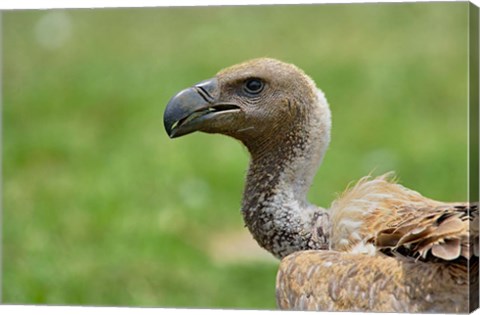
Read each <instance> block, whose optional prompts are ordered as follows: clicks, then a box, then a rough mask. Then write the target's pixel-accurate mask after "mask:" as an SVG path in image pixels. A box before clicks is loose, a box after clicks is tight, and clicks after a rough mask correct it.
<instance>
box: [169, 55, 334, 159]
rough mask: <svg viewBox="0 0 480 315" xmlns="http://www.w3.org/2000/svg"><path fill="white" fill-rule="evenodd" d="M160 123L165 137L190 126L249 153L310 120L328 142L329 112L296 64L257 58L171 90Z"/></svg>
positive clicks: (299, 132)
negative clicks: (237, 142)
mask: <svg viewBox="0 0 480 315" xmlns="http://www.w3.org/2000/svg"><path fill="white" fill-rule="evenodd" d="M164 124H165V129H166V131H167V133H168V135H169V136H170V137H171V138H175V137H180V136H183V135H186V134H189V133H191V132H194V131H202V132H207V133H221V134H224V135H228V136H231V137H233V138H236V139H238V140H240V141H241V142H243V143H244V144H245V145H246V146H247V147H248V149H249V150H250V152H251V153H255V152H256V151H258V150H264V149H265V148H266V147H271V146H275V145H277V144H278V143H282V142H284V141H286V140H287V138H289V139H292V137H295V138H297V137H299V136H305V133H306V132H308V131H310V129H308V128H306V127H308V126H309V125H311V124H317V125H319V126H317V127H320V129H321V130H318V131H320V132H323V138H324V139H323V142H325V143H328V139H329V132H328V131H329V127H330V113H329V111H328V106H327V104H326V101H325V98H324V97H323V93H321V92H319V90H318V89H317V88H316V86H315V84H314V82H313V81H312V80H311V79H310V78H309V77H308V76H307V75H306V74H305V73H304V72H303V71H302V70H300V69H299V68H297V67H296V66H294V65H291V64H287V63H284V62H281V61H278V60H275V59H269V58H260V59H254V60H250V61H247V62H244V63H241V64H238V65H234V66H232V67H229V68H226V69H224V70H222V71H220V72H219V73H217V75H216V76H215V77H213V78H211V79H207V80H204V81H202V82H200V83H198V84H196V85H194V86H192V87H189V88H187V89H184V90H182V91H181V92H179V93H178V94H176V95H175V96H174V97H173V98H172V99H171V100H170V101H169V103H168V105H167V107H166V110H165V115H164ZM321 125H323V127H322V126H321Z"/></svg>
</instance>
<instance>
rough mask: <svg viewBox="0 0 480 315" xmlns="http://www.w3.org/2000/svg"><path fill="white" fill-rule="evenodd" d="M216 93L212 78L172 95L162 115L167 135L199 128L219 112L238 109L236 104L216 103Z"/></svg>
mask: <svg viewBox="0 0 480 315" xmlns="http://www.w3.org/2000/svg"><path fill="white" fill-rule="evenodd" d="M218 95H219V91H218V81H217V79H216V78H213V79H208V80H205V81H202V82H200V83H198V84H196V85H194V86H192V87H190V88H187V89H185V90H182V91H180V92H179V93H177V95H175V96H174V97H172V98H171V99H170V101H169V102H168V104H167V107H166V108H165V113H164V116H163V124H164V126H165V131H166V132H167V134H168V136H169V137H170V138H176V137H180V136H183V135H186V134H189V133H191V132H194V131H197V130H201V129H202V127H204V126H205V125H206V124H207V123H208V121H210V120H211V119H212V118H213V117H216V116H218V115H219V114H220V113H221V112H222V113H223V112H227V111H229V110H232V109H236V110H238V106H235V105H232V104H219V103H217V99H218Z"/></svg>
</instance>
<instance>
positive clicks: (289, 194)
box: [164, 58, 478, 313]
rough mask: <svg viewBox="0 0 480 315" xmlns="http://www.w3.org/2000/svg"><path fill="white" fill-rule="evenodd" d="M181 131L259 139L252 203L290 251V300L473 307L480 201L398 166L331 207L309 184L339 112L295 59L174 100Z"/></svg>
mask: <svg viewBox="0 0 480 315" xmlns="http://www.w3.org/2000/svg"><path fill="white" fill-rule="evenodd" d="M164 126H165V130H166V132H167V134H168V135H169V137H170V138H176V137H180V136H184V135H187V134H189V133H192V132H194V131H201V132H206V133H220V134H224V135H227V136H230V137H233V138H235V139H237V140H239V141H240V142H242V144H243V145H245V146H246V148H247V149H248V151H249V154H250V163H249V168H248V172H247V175H246V181H245V187H244V193H243V199H242V205H241V212H242V215H243V219H244V221H245V224H246V226H247V227H248V229H249V231H250V233H251V234H252V236H253V238H254V239H255V240H256V241H257V242H258V244H259V245H260V246H261V247H263V248H264V249H266V250H267V251H269V252H270V253H272V254H273V255H274V256H276V257H278V258H279V259H281V263H280V266H279V270H278V274H277V283H276V300H277V305H278V307H279V308H281V309H292V310H321V311H374V312H454V313H463V312H468V311H469V310H472V309H473V308H474V307H476V306H477V305H478V203H468V202H467V203H446V202H440V201H435V200H432V199H429V198H426V197H424V196H422V195H421V194H419V193H418V192H415V191H413V190H410V189H408V188H406V187H404V186H402V185H400V184H398V183H397V181H396V179H395V178H394V177H393V176H392V174H391V173H388V174H385V175H383V176H379V177H372V176H367V177H364V178H362V179H360V180H359V181H358V182H357V183H356V184H354V185H351V187H349V188H347V190H346V191H345V192H343V193H342V194H341V195H340V197H339V198H338V199H337V200H335V201H333V202H332V204H331V206H330V208H328V209H326V208H322V207H319V206H316V205H313V204H311V203H309V202H308V201H307V198H306V196H307V192H308V190H309V187H310V185H311V183H312V180H313V177H314V175H315V172H316V170H317V168H318V167H319V165H320V163H321V161H322V158H323V156H324V154H325V151H326V150H327V147H328V145H329V142H330V128H331V112H330V109H329V105H328V103H327V100H326V98H325V96H324V94H323V92H322V91H321V90H319V89H318V88H317V87H316V85H315V83H314V82H313V80H312V79H311V78H310V77H309V76H308V75H306V74H305V73H304V72H303V71H302V70H301V69H299V68H298V67H296V66H295V65H292V64H288V63H284V62H282V61H279V60H275V59H270V58H259V59H253V60H249V61H246V62H244V63H241V64H238V65H234V66H231V67H228V68H226V69H224V70H221V71H220V72H218V73H217V74H216V75H215V77H213V78H211V79H207V80H204V81H201V82H200V83H198V84H196V85H193V86H192V87H189V88H187V89H184V90H182V91H180V92H179V93H178V94H176V95H175V96H173V97H172V98H171V100H170V101H169V102H168V104H167V106H166V108H165V112H164Z"/></svg>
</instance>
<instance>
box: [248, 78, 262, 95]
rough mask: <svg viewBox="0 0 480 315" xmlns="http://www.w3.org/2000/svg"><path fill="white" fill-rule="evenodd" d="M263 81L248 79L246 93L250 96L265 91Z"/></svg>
mask: <svg viewBox="0 0 480 315" xmlns="http://www.w3.org/2000/svg"><path fill="white" fill-rule="evenodd" d="M263 86H264V84H263V81H262V80H260V79H248V80H247V81H245V86H244V88H245V91H246V92H247V93H250V94H258V93H260V92H262V90H263Z"/></svg>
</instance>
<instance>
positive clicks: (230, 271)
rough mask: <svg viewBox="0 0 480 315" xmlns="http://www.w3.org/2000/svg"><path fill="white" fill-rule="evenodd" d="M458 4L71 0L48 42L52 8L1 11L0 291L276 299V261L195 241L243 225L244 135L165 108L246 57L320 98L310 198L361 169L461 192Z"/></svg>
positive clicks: (142, 300)
mask: <svg viewBox="0 0 480 315" xmlns="http://www.w3.org/2000/svg"><path fill="white" fill-rule="evenodd" d="M467 10H468V4H467V3H418V4H368V5H367V4H355V5H352V4H348V5H313V6H312V5H303V6H255V7H209V8H206V7H204V8H157V9H151V8H149V9H102V10H101V9H95V10H87V9H85V10H68V11H61V12H60V14H61V15H62V16H63V19H66V20H67V22H68V23H69V24H68V23H67V24H68V25H70V28H69V30H70V32H67V35H68V34H69V36H66V37H65V41H64V42H63V44H62V45H59V46H58V47H57V48H54V49H53V48H48V47H46V46H44V45H41V42H40V41H39V39H38V38H39V36H40V37H41V36H45V34H43V35H39V32H40V31H41V30H43V32H44V33H45V32H47V35H46V36H47V38H50V39H52V38H53V39H54V40H55V38H56V36H57V37H58V36H60V37H61V36H62V34H64V33H65V32H66V31H68V29H67V30H65V29H64V28H63V27H60V28H56V27H54V26H55V25H54V26H49V27H45V26H43V28H42V26H41V25H45V23H46V24H47V25H48V23H47V22H45V19H47V21H48V18H49V17H48V15H49V14H52V13H51V11H10V12H4V13H3V14H2V19H3V52H2V53H3V112H2V115H3V155H2V157H3V165H2V166H3V204H2V206H3V227H2V228H3V231H2V233H3V235H2V236H3V252H2V258H3V262H2V264H3V270H2V277H3V283H2V286H3V287H2V288H3V296H2V298H3V303H19V304H32V303H34V304H74V305H76V304H82V305H85V304H89V305H120V306H168V307H199V308H206V307H208V308H212V307H214V308H218V307H220V308H243V309H251V308H260V309H262V308H275V301H274V286H275V274H276V268H277V265H278V262H269V261H267V260H262V259H258V260H255V259H253V260H252V259H250V260H242V259H238V260H233V261H221V260H220V261H218V260H215V259H213V258H212V255H211V254H210V253H209V250H208V245H207V244H209V242H210V241H211V240H212V238H215V237H217V238H222V235H229V233H233V232H236V231H243V232H245V229H244V227H243V222H242V218H241V215H240V212H239V209H240V200H241V193H242V187H243V178H244V175H245V170H246V167H247V162H248V154H247V151H246V150H245V149H244V148H242V146H241V145H240V144H239V143H237V142H236V141H233V140H232V139H228V138H226V137H223V136H218V135H216V136H212V135H206V134H200V133H196V134H193V135H190V136H187V137H185V138H180V139H176V140H169V139H168V137H167V136H166V134H165V132H164V130H163V122H162V114H163V109H164V108H165V105H166V103H167V101H168V100H169V98H170V97H171V96H172V95H173V94H175V93H176V92H177V91H179V90H180V89H183V88H184V87H187V86H190V85H192V84H193V83H196V82H198V81H201V80H203V79H206V78H209V77H211V76H213V75H214V74H215V73H216V72H217V71H218V70H220V69H221V68H223V67H226V66H229V65H231V64H235V63H237V62H241V61H244V60H246V59H249V58H254V57H261V56H268V57H274V58H279V59H282V60H284V61H287V62H292V63H295V64H297V65H298V66H299V67H301V68H303V69H304V70H305V71H306V72H307V73H308V74H310V75H311V76H312V77H313V78H314V80H315V81H316V82H317V84H318V85H319V86H320V87H321V88H322V89H323V90H324V92H325V93H326V95H327V98H328V100H329V102H330V104H331V109H332V112H333V133H332V144H331V147H330V149H329V151H328V153H327V156H326V158H325V160H324V163H323V167H322V168H321V169H320V171H319V172H318V175H317V177H316V179H315V182H314V185H313V187H312V190H311V192H310V194H309V198H310V200H311V201H312V202H314V203H316V204H320V205H324V206H328V205H329V204H330V202H331V201H332V200H333V199H334V198H335V196H336V193H338V192H341V191H343V190H344V188H345V187H346V186H347V184H348V183H349V182H351V181H352V180H356V179H358V178H360V177H361V176H364V175H366V174H368V173H369V172H371V171H372V170H374V174H380V173H383V172H385V171H389V170H395V171H396V172H397V175H398V176H399V178H400V181H401V183H402V184H404V185H406V186H408V187H411V188H413V189H416V190H418V191H420V192H422V193H423V194H424V195H426V196H429V197H432V198H437V199H441V200H447V201H455V200H466V198H467V183H466V180H467V105H466V102H467V66H468V65H467V13H468V11H467ZM57 13H58V12H57ZM50 19H51V16H50ZM42 21H43V22H42ZM42 23H43V24H42ZM68 25H67V26H68ZM65 28H67V27H66V26H65ZM45 29H46V30H47V31H45ZM59 34H60V35H59ZM232 246H234V245H233V244H232ZM233 250H235V248H233ZM221 255H222V253H220V256H221Z"/></svg>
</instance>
